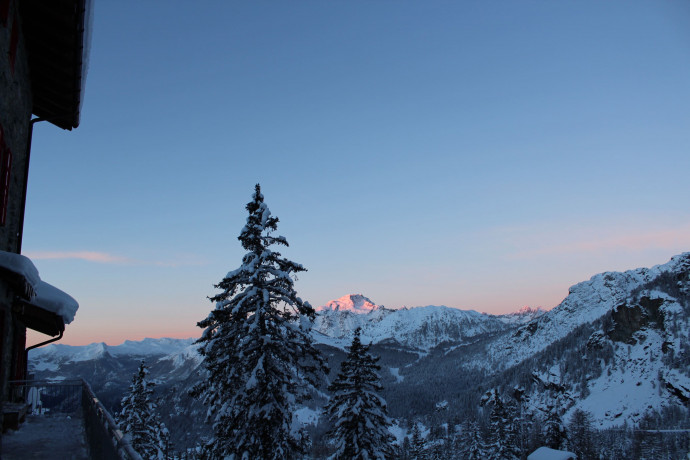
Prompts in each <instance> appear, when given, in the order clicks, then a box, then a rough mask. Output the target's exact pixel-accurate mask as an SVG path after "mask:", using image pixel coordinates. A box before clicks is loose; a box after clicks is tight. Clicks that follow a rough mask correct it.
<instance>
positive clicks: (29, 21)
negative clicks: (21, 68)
mask: <svg viewBox="0 0 690 460" xmlns="http://www.w3.org/2000/svg"><path fill="white" fill-rule="evenodd" d="M20 5H21V6H20V12H21V16H22V29H23V35H24V40H25V43H26V48H27V55H28V61H29V72H30V79H31V90H32V93H33V108H32V112H33V113H34V115H36V116H37V117H39V118H43V119H45V120H47V121H49V122H51V123H53V124H54V125H56V126H59V127H60V128H63V129H69V130H71V129H72V128H76V127H77V126H79V116H80V112H81V104H82V99H83V96H84V83H85V80H86V69H87V58H88V55H89V49H88V48H89V43H90V35H91V34H90V22H91V19H90V18H91V13H92V11H93V9H92V8H91V0H22V1H21V2H20Z"/></svg>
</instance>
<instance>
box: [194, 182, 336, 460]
mask: <svg viewBox="0 0 690 460" xmlns="http://www.w3.org/2000/svg"><path fill="white" fill-rule="evenodd" d="M246 209H247V211H248V212H249V217H247V224H246V225H245V226H244V228H243V229H242V231H241V232H240V236H239V237H238V239H239V240H240V242H241V243H242V247H243V248H244V249H245V250H246V251H247V253H246V254H245V255H244V257H243V258H242V265H241V266H240V267H239V268H238V269H236V270H233V271H231V272H229V273H228V274H227V275H226V276H225V278H223V280H222V281H221V282H220V283H218V284H217V285H216V286H215V287H216V288H217V289H222V291H223V292H221V293H220V294H217V295H215V296H213V297H211V298H210V300H211V301H212V302H215V304H216V306H215V309H214V310H212V311H211V313H210V314H209V315H208V317H207V318H206V319H204V320H203V321H200V322H199V323H198V326H199V327H201V328H204V332H203V334H202V336H201V338H200V339H199V341H198V342H199V343H201V347H200V353H201V354H202V356H203V357H204V364H205V367H206V369H207V371H208V378H207V379H206V380H205V381H203V382H202V383H200V384H199V385H198V386H197V387H196V388H195V389H194V391H193V394H195V395H197V396H200V397H201V398H202V400H203V402H204V403H205V404H206V405H208V406H209V409H208V412H207V417H208V419H210V420H211V421H212V422H213V430H214V437H213V439H212V440H211V441H210V442H209V444H208V445H207V448H208V451H209V452H210V454H211V457H212V458H230V459H264V460H268V459H290V458H294V457H299V456H301V455H303V454H304V453H305V451H306V449H307V446H308V445H309V442H308V436H306V433H305V432H304V431H303V430H298V429H296V428H295V427H294V426H293V414H294V409H295V405H296V403H298V402H301V401H304V400H306V399H308V398H309V396H310V391H311V389H313V388H314V387H315V385H317V383H318V381H319V379H320V378H321V377H322V376H323V374H324V372H327V368H326V364H325V363H324V361H323V359H322V357H321V355H320V354H319V352H318V350H317V349H316V348H315V347H314V346H313V343H312V340H311V336H310V328H311V321H310V320H312V319H313V318H314V316H315V312H314V309H313V308H312V307H311V305H309V303H308V302H305V301H303V300H302V299H300V298H299V297H298V296H297V292H296V291H295V289H294V286H293V277H294V276H295V274H296V273H299V272H303V271H305V270H306V269H305V268H304V267H303V266H302V265H300V264H297V263H295V262H292V261H290V260H288V259H286V258H284V257H282V256H281V254H280V253H279V252H276V251H273V250H271V249H270V248H271V246H273V245H282V246H288V242H287V240H286V239H285V238H284V237H282V236H273V235H272V232H274V231H275V230H277V228H278V226H277V224H278V218H277V217H274V216H271V212H270V211H269V209H268V206H266V204H265V203H264V197H263V195H262V194H261V187H260V186H259V185H258V184H257V185H256V188H255V192H254V194H253V195H252V201H250V202H249V203H248V204H247V207H246Z"/></svg>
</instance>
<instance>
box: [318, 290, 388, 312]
mask: <svg viewBox="0 0 690 460" xmlns="http://www.w3.org/2000/svg"><path fill="white" fill-rule="evenodd" d="M381 308H383V306H382V305H376V304H375V303H374V302H372V301H371V300H370V299H368V298H367V297H364V296H363V295H362V294H348V295H346V296H343V297H341V298H339V299H338V300H331V301H330V302H328V303H327V304H326V305H323V306H321V307H317V308H316V311H349V312H352V313H362V314H367V313H371V312H372V311H375V310H379V309H381Z"/></svg>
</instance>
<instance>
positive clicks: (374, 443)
mask: <svg viewBox="0 0 690 460" xmlns="http://www.w3.org/2000/svg"><path fill="white" fill-rule="evenodd" d="M360 332H361V329H360V328H357V329H356V330H355V336H354V338H353V339H352V344H351V345H350V347H349V348H348V353H347V358H346V359H345V361H343V363H342V365H341V369H340V373H339V374H338V377H337V378H336V380H335V381H334V382H333V383H332V384H331V385H330V386H329V387H328V390H329V391H331V393H332V396H331V399H330V401H329V402H328V404H327V406H326V413H327V414H328V417H329V419H330V421H331V422H332V423H333V428H332V429H331V430H330V431H329V436H330V437H331V439H334V440H335V442H336V448H337V450H336V452H335V454H334V456H333V458H336V459H348V460H350V459H352V460H368V459H372V460H373V459H377V460H382V459H388V458H392V455H393V449H392V441H393V437H392V435H391V434H390V432H389V431H388V427H389V426H390V425H391V420H390V418H389V417H388V413H387V406H386V401H385V400H384V399H383V398H382V397H381V396H379V392H381V390H383V387H382V386H381V383H380V377H379V375H378V373H377V371H379V370H380V369H381V366H379V365H378V364H377V362H378V360H379V358H378V357H374V356H372V355H371V354H370V353H369V345H366V346H365V345H363V344H362V342H361V340H360V338H359V336H360Z"/></svg>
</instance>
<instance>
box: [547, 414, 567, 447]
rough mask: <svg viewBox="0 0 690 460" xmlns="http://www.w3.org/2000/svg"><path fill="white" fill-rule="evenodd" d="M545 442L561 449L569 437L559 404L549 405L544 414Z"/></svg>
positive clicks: (549, 445)
mask: <svg viewBox="0 0 690 460" xmlns="http://www.w3.org/2000/svg"><path fill="white" fill-rule="evenodd" d="M543 429H544V433H543V435H544V444H545V445H546V446H547V447H550V448H552V449H557V450H558V449H561V448H562V447H563V443H564V442H565V440H566V439H567V436H566V431H565V426H564V425H563V420H561V416H560V414H559V408H558V405H548V406H547V408H546V411H545V414H544V428H543Z"/></svg>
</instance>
